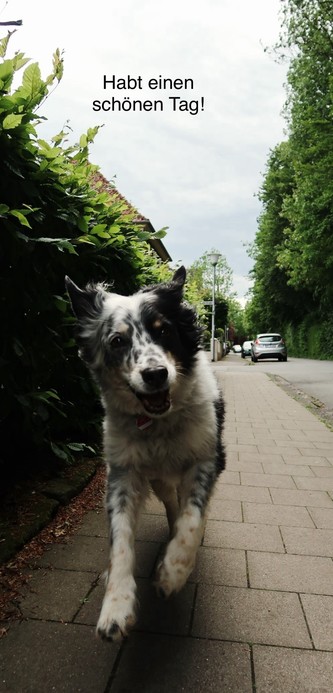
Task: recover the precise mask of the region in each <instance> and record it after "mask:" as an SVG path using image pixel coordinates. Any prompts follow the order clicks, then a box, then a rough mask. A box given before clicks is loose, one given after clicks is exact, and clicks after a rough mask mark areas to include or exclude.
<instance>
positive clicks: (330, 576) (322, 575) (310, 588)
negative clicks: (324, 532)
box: [247, 551, 333, 595]
mask: <svg viewBox="0 0 333 693" xmlns="http://www.w3.org/2000/svg"><path fill="white" fill-rule="evenodd" d="M247 560H248V569H249V580H250V586H251V587H256V588H261V589H267V590H284V591H287V592H305V593H308V594H328V595H333V562H332V560H331V559H330V558H322V557H314V556H294V555H292V554H277V553H264V552H260V551H258V552H256V551H249V552H248V554H247Z"/></svg>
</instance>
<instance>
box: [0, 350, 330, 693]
mask: <svg viewBox="0 0 333 693" xmlns="http://www.w3.org/2000/svg"><path fill="white" fill-rule="evenodd" d="M214 370H215V372H216V374H217V376H218V379H219V381H220V383H221V386H222V388H223V391H224V395H225V399H226V404H227V416H226V426H225V438H224V439H225V442H226V444H227V470H226V472H225V473H224V474H223V475H222V477H221V479H220V480H219V482H218V484H217V488H216V492H215V494H214V498H213V500H212V502H211V505H210V510H209V514H208V519H207V524H206V529H205V534H204V537H203V541H202V546H201V547H200V549H199V554H198V560H197V565H196V567H195V570H194V572H193V574H192V576H191V578H190V580H189V582H188V584H187V585H186V587H185V588H184V590H183V591H182V592H181V593H180V594H178V595H177V596H176V597H172V598H171V599H170V600H169V601H167V602H164V601H161V600H159V599H158V598H157V597H156V596H155V594H154V590H153V588H152V585H151V578H152V575H153V573H154V568H155V565H156V562H157V560H158V556H159V554H160V552H161V549H162V547H163V544H164V542H165V541H166V539H167V524H166V519H165V517H164V511H163V509H162V506H161V505H160V504H159V503H158V502H157V501H156V500H151V501H150V503H149V504H148V506H147V508H146V510H145V513H144V514H143V515H142V518H141V522H140V526H139V529H138V533H137V542H136V549H137V565H136V576H137V582H138V594H139V601H140V610H139V617H138V622H137V625H136V628H135V630H134V631H133V633H132V634H131V636H130V637H129V639H128V640H127V641H126V642H124V643H123V644H121V645H113V644H106V643H102V642H99V641H98V640H97V639H96V638H95V635H94V627H95V623H96V620H97V617H98V613H99V608H100V605H101V599H102V595H103V579H102V576H101V573H102V572H103V570H104V568H105V567H106V565H107V528H106V522H105V518H104V512H103V510H102V509H100V510H99V511H96V512H93V513H89V514H88V515H87V516H86V518H85V519H84V521H83V523H82V525H81V526H80V528H79V530H78V531H77V533H76V535H75V536H74V537H72V538H71V539H70V541H69V542H68V543H67V544H65V545H57V546H54V547H53V548H52V549H51V550H49V551H48V552H47V553H45V554H44V556H43V557H42V558H41V559H39V561H37V563H36V565H35V567H34V570H33V576H32V579H31V581H30V582H29V587H28V589H27V590H26V594H25V595H24V596H23V597H22V602H21V609H22V613H23V616H24V620H23V621H22V622H21V623H15V624H13V625H12V627H11V628H10V630H9V633H8V635H7V637H5V638H3V639H2V641H1V642H0V657H1V667H0V672H1V673H0V689H1V691H2V690H3V691H12V692H15V693H23V692H25V691H31V692H32V693H44V692H45V691H59V692H60V691H68V692H70V693H77V692H79V691H82V692H87V693H116V692H118V693H120V692H123V693H125V692H130V691H133V693H134V692H135V693H164V692H168V693H169V691H173V692H174V693H180V692H183V691H185V692H186V691H191V692H193V691H201V690H205V691H206V692H207V693H215V692H216V693H224V691H226V692H227V691H228V692H230V693H266V692H267V693H268V691H270V693H280V692H281V693H296V692H297V693H299V692H301V693H303V692H304V691H305V692H307V693H310V692H312V691H318V693H319V691H320V692H321V693H326V692H327V693H328V692H330V693H331V691H332V690H333V560H332V557H333V432H330V431H329V430H328V429H327V427H326V426H325V425H324V424H322V423H321V422H320V421H319V420H318V419H317V418H316V417H315V416H314V415H313V414H311V413H310V412H309V411H307V409H305V408H304V407H303V406H302V405H301V404H299V403H298V402H296V401H294V400H293V399H291V398H290V397H289V396H288V395H287V394H286V393H285V392H283V391H282V390H281V389H279V388H278V387H277V386H276V385H275V384H274V383H273V382H271V381H270V380H269V378H268V377H267V376H266V375H265V374H263V373H260V372H258V369H257V368H249V369H244V372H241V373H240V372H239V371H235V372H233V371H232V369H230V368H228V369H225V368H224V365H223V362H222V363H219V364H216V365H214Z"/></svg>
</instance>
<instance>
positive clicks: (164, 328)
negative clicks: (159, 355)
mask: <svg viewBox="0 0 333 693" xmlns="http://www.w3.org/2000/svg"><path fill="white" fill-rule="evenodd" d="M170 332H171V329H170V325H166V324H164V325H162V326H161V328H160V335H161V337H168V336H169V334H170Z"/></svg>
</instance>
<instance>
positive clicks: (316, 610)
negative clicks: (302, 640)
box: [301, 594, 333, 682]
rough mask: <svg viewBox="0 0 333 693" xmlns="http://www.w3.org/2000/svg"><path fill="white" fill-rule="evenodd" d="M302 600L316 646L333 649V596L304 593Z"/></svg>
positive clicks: (320, 648) (319, 648) (321, 648)
mask: <svg viewBox="0 0 333 693" xmlns="http://www.w3.org/2000/svg"><path fill="white" fill-rule="evenodd" d="M301 600H302V604H303V608H304V611H305V617H306V620H307V622H308V625H309V628H310V632H311V636H312V639H313V642H314V646H315V647H316V648H317V649H318V650H332V651H333V597H324V596H319V595H317V594H302V595H301ZM332 682H333V681H332Z"/></svg>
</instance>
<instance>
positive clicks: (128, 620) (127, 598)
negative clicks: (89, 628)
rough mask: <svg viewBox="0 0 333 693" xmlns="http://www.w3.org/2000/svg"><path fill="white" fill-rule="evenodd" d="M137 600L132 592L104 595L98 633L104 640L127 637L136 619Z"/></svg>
mask: <svg viewBox="0 0 333 693" xmlns="http://www.w3.org/2000/svg"><path fill="white" fill-rule="evenodd" d="M135 607H136V600H135V596H133V595H130V594H126V593H125V594H122V595H117V596H116V595H108V594H106V595H105V597H104V601H103V605H102V610H101V613H100V617H99V619H98V623H97V627H96V633H97V635H99V637H100V638H102V640H110V641H114V642H116V641H119V640H122V639H123V638H126V637H127V636H128V634H129V632H130V630H131V628H133V626H134V624H135V621H136V615H135V612H136V608H135Z"/></svg>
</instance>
